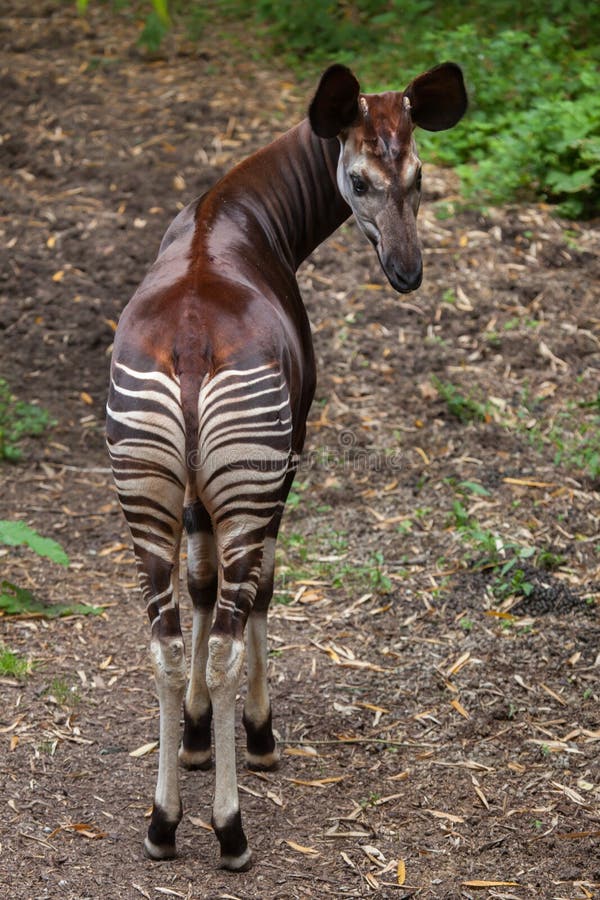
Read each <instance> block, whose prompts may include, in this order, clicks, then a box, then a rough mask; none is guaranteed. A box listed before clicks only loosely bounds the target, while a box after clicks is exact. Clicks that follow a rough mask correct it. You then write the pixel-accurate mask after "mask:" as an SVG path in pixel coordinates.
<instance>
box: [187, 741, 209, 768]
mask: <svg viewBox="0 0 600 900" xmlns="http://www.w3.org/2000/svg"><path fill="white" fill-rule="evenodd" d="M179 763H180V765H182V766H183V768H184V769H189V770H190V771H192V772H193V771H197V770H202V771H203V772H207V771H208V770H209V769H212V765H213V761H212V754H211V751H210V748H209V749H208V750H186V748H185V747H184V746H183V745H182V746H181V747H180V748H179Z"/></svg>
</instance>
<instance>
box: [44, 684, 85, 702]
mask: <svg viewBox="0 0 600 900" xmlns="http://www.w3.org/2000/svg"><path fill="white" fill-rule="evenodd" d="M47 695H48V697H51V698H53V699H54V700H55V701H56V703H57V704H58V706H76V705H77V704H78V703H79V701H80V700H81V697H80V695H79V692H78V690H77V688H76V687H75V685H70V684H69V683H68V681H66V679H64V678H59V677H57V678H53V679H52V682H51V684H50V687H49V688H48V691H47Z"/></svg>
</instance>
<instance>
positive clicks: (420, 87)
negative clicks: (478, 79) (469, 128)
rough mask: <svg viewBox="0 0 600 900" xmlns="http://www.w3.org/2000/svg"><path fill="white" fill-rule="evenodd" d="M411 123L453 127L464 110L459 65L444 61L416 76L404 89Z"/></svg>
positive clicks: (434, 127) (435, 128)
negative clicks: (408, 104) (408, 102)
mask: <svg viewBox="0 0 600 900" xmlns="http://www.w3.org/2000/svg"><path fill="white" fill-rule="evenodd" d="M404 95H405V96H406V97H408V99H409V100H410V114H411V116H412V120H413V122H414V123H415V125H419V126H420V127H421V128H424V129H425V130H426V131H445V130H446V129H447V128H453V127H454V126H455V125H456V123H457V122H459V121H460V120H461V119H462V117H463V116H464V114H465V112H466V110H467V104H468V100H467V92H466V89H465V82H464V80H463V74H462V71H461V69H460V66H457V65H456V63H452V62H445V63H442V64H441V65H439V66H436V67H435V68H434V69H430V70H429V71H428V72H424V73H423V75H419V76H418V78H415V79H414V81H411V83H410V84H409V85H408V87H407V88H406V90H405V92H404Z"/></svg>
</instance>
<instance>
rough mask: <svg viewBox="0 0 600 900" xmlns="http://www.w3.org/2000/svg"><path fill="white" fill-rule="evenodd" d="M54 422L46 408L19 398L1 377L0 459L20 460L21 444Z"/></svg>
mask: <svg viewBox="0 0 600 900" xmlns="http://www.w3.org/2000/svg"><path fill="white" fill-rule="evenodd" d="M52 424H54V422H53V420H52V419H51V418H50V416H49V414H48V413H47V412H46V410H45V409H42V408H41V407H39V406H35V405H34V404H33V403H24V402H23V401H22V400H17V399H16V398H15V397H14V396H13V394H12V393H11V391H10V388H9V386H8V384H7V383H6V381H5V380H4V379H3V378H0V460H3V459H5V460H7V461H8V462H18V461H19V460H20V459H21V457H22V455H23V452H22V450H21V448H20V447H19V444H20V443H21V441H22V440H23V438H25V437H34V436H37V435H40V434H43V432H44V431H45V430H46V429H47V428H48V427H49V426H50V425H52Z"/></svg>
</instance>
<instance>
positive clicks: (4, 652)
mask: <svg viewBox="0 0 600 900" xmlns="http://www.w3.org/2000/svg"><path fill="white" fill-rule="evenodd" d="M30 672H31V663H30V662H29V660H27V659H23V657H22V656H19V655H18V654H17V653H15V652H14V651H13V650H10V649H9V648H8V647H6V646H5V645H4V644H0V675H2V676H4V677H6V678H24V677H25V676H26V675H29V673H30Z"/></svg>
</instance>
